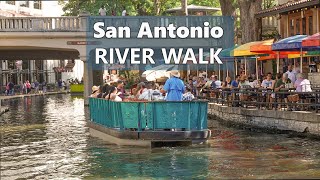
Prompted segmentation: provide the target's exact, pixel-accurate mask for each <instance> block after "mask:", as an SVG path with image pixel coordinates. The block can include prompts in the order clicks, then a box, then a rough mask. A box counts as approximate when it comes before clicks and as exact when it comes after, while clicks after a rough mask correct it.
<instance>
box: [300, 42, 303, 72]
mask: <svg viewBox="0 0 320 180" xmlns="http://www.w3.org/2000/svg"><path fill="white" fill-rule="evenodd" d="M302 59H303V57H302V48H300V73H302Z"/></svg>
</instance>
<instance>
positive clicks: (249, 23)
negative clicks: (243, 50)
mask: <svg viewBox="0 0 320 180" xmlns="http://www.w3.org/2000/svg"><path fill="white" fill-rule="evenodd" d="M238 3H239V9H240V22H241V26H240V28H241V37H242V38H241V41H242V43H247V42H251V41H257V40H261V27H262V21H261V19H258V18H255V13H257V12H259V11H261V10H262V0H238Z"/></svg>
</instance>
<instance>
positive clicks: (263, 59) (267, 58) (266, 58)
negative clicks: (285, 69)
mask: <svg viewBox="0 0 320 180" xmlns="http://www.w3.org/2000/svg"><path fill="white" fill-rule="evenodd" d="M279 58H288V55H286V54H280V56H279ZM273 59H277V54H269V55H268V56H261V57H259V58H258V60H259V61H265V60H273Z"/></svg>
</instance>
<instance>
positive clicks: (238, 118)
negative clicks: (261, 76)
mask: <svg viewBox="0 0 320 180" xmlns="http://www.w3.org/2000/svg"><path fill="white" fill-rule="evenodd" d="M208 108H209V109H208V113H209V115H212V116H214V117H216V118H219V119H221V120H223V121H226V122H232V123H239V124H244V125H250V126H256V127H261V128H271V129H278V130H290V131H295V132H309V133H310V134H312V135H317V136H319V135H320V114H316V113H315V112H305V111H300V112H298V111H297V112H294V111H272V110H257V109H246V108H241V107H228V106H222V105H218V104H215V103H209V106H208Z"/></svg>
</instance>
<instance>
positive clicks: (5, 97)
mask: <svg viewBox="0 0 320 180" xmlns="http://www.w3.org/2000/svg"><path fill="white" fill-rule="evenodd" d="M67 93H68V92H67V91H60V92H47V93H41V94H40V93H39V94H21V95H14V96H0V100H6V99H15V98H23V97H31V96H43V95H53V94H67Z"/></svg>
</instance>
